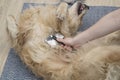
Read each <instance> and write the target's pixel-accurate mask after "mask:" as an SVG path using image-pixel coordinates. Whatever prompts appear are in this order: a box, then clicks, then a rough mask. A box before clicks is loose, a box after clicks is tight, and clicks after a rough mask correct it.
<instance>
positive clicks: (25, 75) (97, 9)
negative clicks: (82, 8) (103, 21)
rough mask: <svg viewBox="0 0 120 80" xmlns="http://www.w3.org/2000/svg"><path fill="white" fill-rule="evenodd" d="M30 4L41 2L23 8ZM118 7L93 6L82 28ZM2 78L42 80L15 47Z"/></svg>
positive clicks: (8, 79) (2, 79) (24, 7)
mask: <svg viewBox="0 0 120 80" xmlns="http://www.w3.org/2000/svg"><path fill="white" fill-rule="evenodd" d="M29 4H30V5H33V6H36V5H39V4H34V3H25V4H24V6H23V10H24V9H26V8H29ZM116 9H118V8H117V7H105V6H91V7H90V9H89V11H88V12H87V14H86V15H85V16H84V18H83V25H82V28H81V29H80V30H82V31H83V30H85V29H87V28H88V27H89V26H91V25H93V24H94V23H95V22H96V21H98V20H99V19H100V18H101V17H102V16H104V15H106V14H107V13H109V12H111V11H113V10H116ZM0 80H42V79H40V78H37V77H35V75H34V74H33V73H32V72H31V71H30V70H28V69H27V67H26V66H25V64H23V63H22V62H21V60H20V58H19V56H18V55H16V54H15V51H14V50H13V49H11V50H10V53H9V56H8V58H7V62H6V64H5V67H4V71H3V73H2V76H1V78H0Z"/></svg>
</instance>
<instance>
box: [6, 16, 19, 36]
mask: <svg viewBox="0 0 120 80" xmlns="http://www.w3.org/2000/svg"><path fill="white" fill-rule="evenodd" d="M7 29H8V32H9V33H10V35H11V36H12V38H16V35H17V32H18V29H17V24H16V20H15V18H14V17H13V16H8V17H7Z"/></svg>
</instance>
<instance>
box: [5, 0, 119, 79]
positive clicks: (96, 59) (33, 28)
mask: <svg viewBox="0 0 120 80" xmlns="http://www.w3.org/2000/svg"><path fill="white" fill-rule="evenodd" d="M87 10H88V6H86V5H85V4H82V3H80V2H79V1H77V2H75V3H74V4H73V5H71V6H70V7H69V5H68V4H67V3H65V2H63V3H60V5H59V6H52V5H47V6H41V7H39V8H31V9H28V10H26V11H24V12H23V14H22V15H21V16H20V18H19V20H18V21H17V22H16V20H15V19H14V18H13V17H11V16H10V17H8V19H7V20H8V31H9V34H10V37H11V40H12V43H13V47H14V48H15V50H16V51H17V53H18V55H19V56H20V58H21V60H22V61H23V62H24V63H25V64H26V65H27V66H28V67H29V68H30V69H31V70H32V72H33V73H34V74H36V75H37V76H40V77H43V78H44V80H105V79H106V80H109V79H108V77H107V76H109V72H110V71H111V70H110V68H109V67H110V66H111V65H113V64H115V65H119V64H120V63H119V61H120V31H117V32H115V33H112V34H110V35H108V36H106V37H103V38H101V39H97V40H94V41H92V42H89V43H87V44H85V45H83V46H82V47H80V49H78V50H74V51H71V52H69V51H66V50H64V49H63V48H62V47H61V46H60V45H56V46H55V47H54V48H53V47H51V46H50V45H48V44H47V43H46V42H45V39H46V38H47V37H48V36H49V35H51V34H55V33H61V34H63V35H64V36H65V37H72V36H74V35H75V34H76V31H77V29H78V28H79V26H80V25H81V23H82V17H83V16H84V14H85V13H86V11H87ZM113 66H114V65H113ZM118 77H119V76H118Z"/></svg>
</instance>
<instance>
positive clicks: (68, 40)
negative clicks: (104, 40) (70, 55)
mask: <svg viewBox="0 0 120 80" xmlns="http://www.w3.org/2000/svg"><path fill="white" fill-rule="evenodd" d="M57 41H59V42H62V43H63V44H65V45H62V46H63V47H64V48H65V49H67V50H69V51H72V49H76V48H77V47H79V46H78V44H75V42H74V39H73V38H64V39H61V38H57Z"/></svg>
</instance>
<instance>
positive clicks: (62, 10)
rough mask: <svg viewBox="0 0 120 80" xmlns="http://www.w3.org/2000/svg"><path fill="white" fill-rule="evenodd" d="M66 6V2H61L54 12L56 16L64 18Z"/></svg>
mask: <svg viewBox="0 0 120 80" xmlns="http://www.w3.org/2000/svg"><path fill="white" fill-rule="evenodd" d="M67 8H68V4H67V3H65V2H62V3H61V4H60V5H59V7H58V9H57V12H56V15H57V18H58V19H60V20H64V18H66V15H67Z"/></svg>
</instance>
